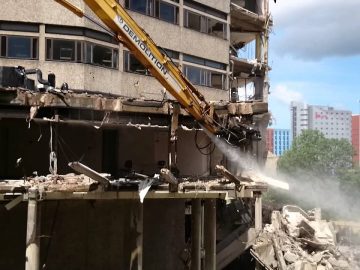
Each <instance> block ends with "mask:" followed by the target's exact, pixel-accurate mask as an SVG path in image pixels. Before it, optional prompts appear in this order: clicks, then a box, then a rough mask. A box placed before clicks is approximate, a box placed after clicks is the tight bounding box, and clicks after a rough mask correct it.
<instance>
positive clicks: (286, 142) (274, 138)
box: [267, 129, 291, 156]
mask: <svg viewBox="0 0 360 270" xmlns="http://www.w3.org/2000/svg"><path fill="white" fill-rule="evenodd" d="M267 135H268V137H267V140H268V144H267V145H268V151H270V152H272V153H273V154H274V155H276V156H282V155H283V153H284V152H285V151H287V150H289V149H290V147H291V136H290V130H289V129H268V132H267Z"/></svg>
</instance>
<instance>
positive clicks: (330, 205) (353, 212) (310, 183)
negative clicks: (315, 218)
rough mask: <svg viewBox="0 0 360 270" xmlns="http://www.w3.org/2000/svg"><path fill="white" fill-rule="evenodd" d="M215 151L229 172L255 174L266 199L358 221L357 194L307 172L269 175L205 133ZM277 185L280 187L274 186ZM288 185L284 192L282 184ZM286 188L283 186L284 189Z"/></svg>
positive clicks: (245, 155) (251, 159) (244, 155)
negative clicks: (265, 188)
mask: <svg viewBox="0 0 360 270" xmlns="http://www.w3.org/2000/svg"><path fill="white" fill-rule="evenodd" d="M207 135H208V136H209V138H210V139H211V140H212V141H213V143H214V144H215V145H216V146H217V148H218V149H219V150H220V151H221V152H222V153H223V154H224V155H225V156H226V157H227V159H228V160H229V161H230V162H231V170H232V171H233V172H236V174H238V175H239V174H240V173H241V172H242V171H243V170H251V171H253V172H255V173H256V174H257V175H258V176H259V177H260V178H262V181H264V182H267V183H268V184H269V186H270V192H269V194H270V197H273V198H274V199H275V200H278V201H282V202H284V203H290V204H291V203H292V204H299V205H301V206H302V207H306V208H314V207H320V208H321V209H322V210H323V211H324V212H326V213H328V214H329V215H330V216H331V217H337V218H346V219H352V220H360V194H359V191H351V190H350V191H349V190H346V191H345V190H344V188H343V185H342V184H341V181H340V180H339V179H337V178H329V177H327V176H314V175H311V174H310V173H308V172H304V171H297V172H293V173H292V175H291V176H290V175H285V174H276V175H271V174H269V173H268V172H266V171H265V169H264V168H263V167H260V166H259V165H258V163H257V161H256V158H255V157H254V156H251V155H250V154H248V153H243V152H241V151H240V150H239V148H237V147H233V146H231V145H229V144H228V143H226V142H225V141H224V140H222V139H220V138H218V137H216V136H214V135H212V134H210V133H209V132H207ZM277 182H279V183H280V186H278V185H277V184H276V183H277ZM283 183H284V184H288V185H289V190H288V191H286V188H283V187H284V186H281V185H282V184H283ZM285 186H286V185H285Z"/></svg>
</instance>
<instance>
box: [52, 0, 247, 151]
mask: <svg viewBox="0 0 360 270" xmlns="http://www.w3.org/2000/svg"><path fill="white" fill-rule="evenodd" d="M55 1H56V2H58V3H60V4H61V5H63V6H64V7H66V8H67V9H69V10H71V11H72V12H74V13H75V14H76V15H78V16H80V17H83V16H85V14H84V12H83V11H82V10H80V9H79V8H78V7H76V6H74V5H73V4H71V3H70V2H69V1H67V0H55ZM83 1H84V2H85V3H86V5H88V6H89V7H90V8H91V10H92V11H93V12H94V13H95V14H96V15H97V16H98V17H99V19H100V20H101V21H102V22H103V23H104V24H105V25H106V26H107V27H108V28H109V29H111V31H113V32H114V34H115V35H116V37H117V39H118V40H119V41H120V42H122V43H124V45H125V46H126V47H127V48H128V49H129V50H130V51H131V52H132V53H133V54H134V55H135V56H136V58H137V59H138V60H139V61H140V62H141V63H142V64H143V65H144V66H145V67H146V68H147V69H149V70H150V72H151V74H152V75H153V76H154V77H155V78H156V79H157V80H158V81H159V82H160V83H161V84H162V85H163V86H164V87H165V88H166V90H167V91H168V92H170V94H171V95H172V96H173V97H174V98H176V99H177V100H178V101H179V103H180V104H181V105H182V106H183V108H184V109H185V110H186V111H187V112H188V113H189V114H190V115H192V116H193V117H194V118H195V119H196V120H197V121H198V122H199V123H200V124H201V125H202V126H204V127H205V128H206V129H207V130H209V131H210V132H211V133H213V134H217V135H221V136H223V137H225V138H226V139H227V140H228V141H232V142H233V143H235V144H239V143H240V141H242V140H243V139H244V137H247V136H244V135H245V134H244V130H243V129H241V128H239V127H237V128H235V129H232V130H230V129H228V127H226V128H225V127H222V126H221V125H220V124H219V119H218V116H217V115H216V113H215V112H214V110H213V109H212V108H211V106H210V104H209V103H207V102H206V100H205V98H204V96H203V95H202V94H201V93H200V92H199V91H198V90H197V89H196V88H195V87H194V86H193V85H192V84H191V82H190V81H189V80H188V79H187V78H186V77H185V76H184V75H183V73H182V72H181V70H180V69H179V68H178V67H177V66H176V65H174V63H173V62H172V61H171V59H169V58H168V57H167V56H166V55H164V54H162V53H161V52H160V50H159V49H158V47H157V46H156V44H155V42H154V41H153V40H152V39H151V38H150V36H149V35H148V34H147V33H146V32H145V31H144V30H143V29H142V28H141V27H140V26H139V25H138V24H137V23H136V22H135V21H134V20H133V19H132V18H131V17H130V15H129V14H128V13H127V12H126V10H125V9H124V8H123V7H122V6H121V5H120V4H118V3H117V1H115V0H83ZM230 137H231V138H230Z"/></svg>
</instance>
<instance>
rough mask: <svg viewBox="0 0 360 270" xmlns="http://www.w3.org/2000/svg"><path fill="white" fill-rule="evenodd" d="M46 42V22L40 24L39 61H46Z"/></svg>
mask: <svg viewBox="0 0 360 270" xmlns="http://www.w3.org/2000/svg"><path fill="white" fill-rule="evenodd" d="M45 46H46V42H45V24H40V26H39V52H38V53H39V62H40V63H44V62H45V52H46V50H45V49H46V48H45Z"/></svg>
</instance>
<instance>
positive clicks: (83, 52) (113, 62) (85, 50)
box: [46, 39, 118, 68]
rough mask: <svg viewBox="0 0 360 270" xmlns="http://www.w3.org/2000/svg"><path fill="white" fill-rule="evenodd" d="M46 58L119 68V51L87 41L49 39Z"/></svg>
mask: <svg viewBox="0 0 360 270" xmlns="http://www.w3.org/2000/svg"><path fill="white" fill-rule="evenodd" d="M46 60H57V61H69V62H78V63H86V64H91V65H97V66H104V67H110V68H117V67H118V51H117V50H116V49H113V48H110V47H106V46H102V45H99V44H94V43H90V42H86V41H76V40H63V39H47V40H46Z"/></svg>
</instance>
